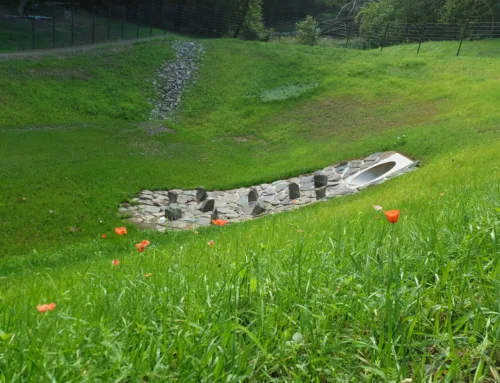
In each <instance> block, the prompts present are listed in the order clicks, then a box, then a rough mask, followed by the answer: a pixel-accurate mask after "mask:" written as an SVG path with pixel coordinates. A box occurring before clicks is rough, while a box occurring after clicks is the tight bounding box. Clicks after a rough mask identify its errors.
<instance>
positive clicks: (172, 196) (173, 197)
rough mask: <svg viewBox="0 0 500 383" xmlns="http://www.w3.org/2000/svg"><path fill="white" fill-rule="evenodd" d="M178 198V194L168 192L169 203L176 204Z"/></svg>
mask: <svg viewBox="0 0 500 383" xmlns="http://www.w3.org/2000/svg"><path fill="white" fill-rule="evenodd" d="M178 196H179V194H178V193H176V192H173V191H169V192H168V202H170V203H176V202H177V197H178Z"/></svg>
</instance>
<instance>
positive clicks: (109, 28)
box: [108, 4, 111, 40]
mask: <svg viewBox="0 0 500 383" xmlns="http://www.w3.org/2000/svg"><path fill="white" fill-rule="evenodd" d="M110 39H111V4H109V5H108V40H110Z"/></svg>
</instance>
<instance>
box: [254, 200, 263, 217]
mask: <svg viewBox="0 0 500 383" xmlns="http://www.w3.org/2000/svg"><path fill="white" fill-rule="evenodd" d="M265 211H266V209H265V208H264V207H263V206H262V205H261V204H259V203H257V204H256V205H255V206H254V207H253V210H252V215H253V216H254V217H256V216H258V215H261V214H262V213H264V212H265Z"/></svg>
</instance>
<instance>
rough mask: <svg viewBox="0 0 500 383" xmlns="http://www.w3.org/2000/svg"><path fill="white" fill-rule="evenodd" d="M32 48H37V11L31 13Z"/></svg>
mask: <svg viewBox="0 0 500 383" xmlns="http://www.w3.org/2000/svg"><path fill="white" fill-rule="evenodd" d="M31 49H35V11H34V10H33V12H32V13H31Z"/></svg>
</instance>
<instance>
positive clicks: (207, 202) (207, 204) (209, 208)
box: [198, 198, 215, 213]
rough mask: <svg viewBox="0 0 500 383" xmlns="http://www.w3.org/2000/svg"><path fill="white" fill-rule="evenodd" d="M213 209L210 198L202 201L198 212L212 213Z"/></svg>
mask: <svg viewBox="0 0 500 383" xmlns="http://www.w3.org/2000/svg"><path fill="white" fill-rule="evenodd" d="M214 208H215V201H214V200H213V199H212V198H209V199H206V200H205V201H203V203H202V204H201V206H200V207H199V209H198V210H200V211H202V212H203V213H206V212H207V211H213V210H214Z"/></svg>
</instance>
